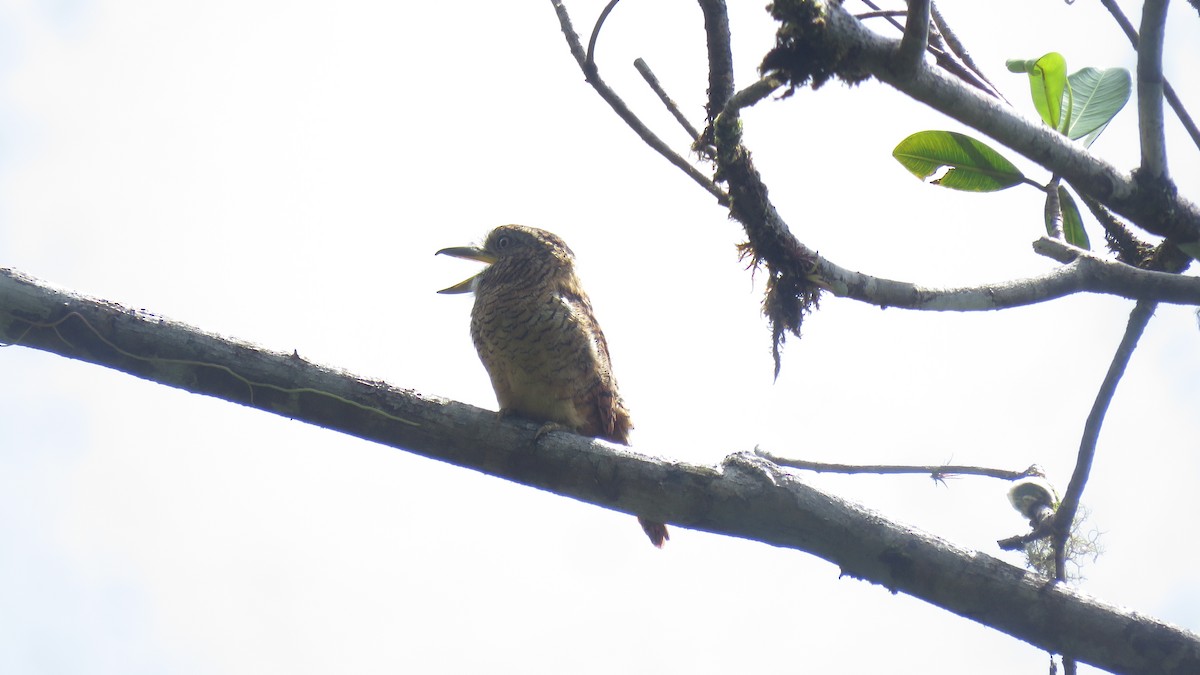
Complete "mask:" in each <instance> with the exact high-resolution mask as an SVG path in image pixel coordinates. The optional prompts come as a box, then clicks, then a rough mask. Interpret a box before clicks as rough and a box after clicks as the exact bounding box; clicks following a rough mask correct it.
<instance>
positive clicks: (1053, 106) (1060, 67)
mask: <svg viewBox="0 0 1200 675" xmlns="http://www.w3.org/2000/svg"><path fill="white" fill-rule="evenodd" d="M1014 65H1018V66H1022V67H1023V68H1024V71H1025V72H1026V73H1028V74H1029V93H1030V94H1031V95H1032V96H1033V107H1034V108H1037V111H1038V114H1039V115H1041V116H1042V121H1043V122H1045V123H1046V124H1048V125H1050V126H1051V127H1053V128H1055V129H1060V128H1062V126H1061V125H1062V124H1063V119H1064V116H1063V110H1062V107H1063V97H1064V96H1067V97H1068V106H1069V105H1070V104H1069V100H1070V99H1069V94H1067V91H1068V89H1067V60H1066V59H1065V58H1063V55H1062V54H1059V53H1058V52H1050V53H1049V54H1046V55H1045V56H1043V57H1042V58H1040V59H1038V60H1036V61H1009V62H1008V67H1009V70H1012V69H1013V67H1014ZM1018 72H1020V71H1018Z"/></svg>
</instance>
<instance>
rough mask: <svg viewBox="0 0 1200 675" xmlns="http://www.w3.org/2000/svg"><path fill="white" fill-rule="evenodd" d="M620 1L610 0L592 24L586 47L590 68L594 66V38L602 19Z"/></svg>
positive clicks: (598, 34) (597, 36) (595, 38)
mask: <svg viewBox="0 0 1200 675" xmlns="http://www.w3.org/2000/svg"><path fill="white" fill-rule="evenodd" d="M620 1H621V0H610V2H609V3H608V4H607V5H605V6H604V9H603V10H601V11H600V16H599V17H597V18H596V25H595V26H592V37H591V38H589V39H588V48H587V63H588V65H590V66H591V67H592V68H595V67H596V40H597V39H598V38H599V37H600V27H601V26H603V25H604V20H605V19H607V18H608V15H609V13H610V12H612V11H613V7H616V6H617V3H618V2H620Z"/></svg>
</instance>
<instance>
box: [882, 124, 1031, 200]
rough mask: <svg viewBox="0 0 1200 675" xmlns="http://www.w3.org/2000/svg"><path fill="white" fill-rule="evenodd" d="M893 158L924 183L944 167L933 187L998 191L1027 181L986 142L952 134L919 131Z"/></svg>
mask: <svg viewBox="0 0 1200 675" xmlns="http://www.w3.org/2000/svg"><path fill="white" fill-rule="evenodd" d="M892 157H895V158H896V161H898V162H900V163H901V164H902V165H904V168H906V169H908V170H909V171H910V172H911V173H912V174H913V175H914V176H916V177H917V178H920V179H921V180H925V179H927V178H929V177H930V176H932V175H934V174H935V173H937V172H938V171H939V170H940V169H942V168H944V167H945V168H948V169H949V170H948V171H946V173H945V175H943V176H942V177H941V178H937V179H935V180H933V181H931V182H932V183H933V184H934V185H941V186H942V187H947V188H951V189H954V190H963V191H965V192H996V191H997V190H1004V189H1006V188H1010V187H1012V186H1014V185H1016V184H1017V183H1020V182H1022V181H1024V180H1025V175H1024V174H1022V173H1021V172H1020V171H1019V170H1018V169H1017V167H1015V166H1013V164H1012V162H1010V161H1008V160H1007V159H1005V158H1004V157H1003V156H1001V155H1000V153H998V152H996V151H995V150H993V149H991V148H990V147H988V146H987V145H985V144H984V143H982V142H980V141H977V140H975V139H974V138H971V137H970V136H966V135H964V134H959V133H955V132H953V131H918V132H917V133H915V134H913V135H911V136H909V137H908V138H906V139H904V140H903V141H900V144H899V145H897V146H896V149H895V150H892Z"/></svg>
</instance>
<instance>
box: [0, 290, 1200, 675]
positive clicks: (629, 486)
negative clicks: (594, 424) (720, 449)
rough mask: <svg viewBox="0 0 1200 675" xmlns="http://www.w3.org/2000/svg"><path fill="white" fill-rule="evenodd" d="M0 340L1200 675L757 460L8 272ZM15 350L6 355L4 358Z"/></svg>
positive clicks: (1155, 639) (1191, 655)
mask: <svg viewBox="0 0 1200 675" xmlns="http://www.w3.org/2000/svg"><path fill="white" fill-rule="evenodd" d="M0 341H3V342H5V343H8V344H10V345H21V346H24V347H31V348H36V349H41V350H45V351H48V352H52V353H56V354H60V355H63V356H66V357H69V358H73V359H78V360H81V361H86V362H89V363H95V364H97V365H102V366H105V367H109V368H114V369H116V370H120V371H122V372H126V373H129V374H131V375H135V376H137V377H141V378H144V379H148V380H151V381H154V382H158V383H161V384H165V385H168V386H172V387H177V388H180V389H184V390H187V391H191V392H195V393H199V394H205V395H209V396H215V397H218V398H222V399H224V400H227V401H231V402H234V403H240V404H242V405H247V406H250V407H254V408H258V409H260V410H264V411H267V412H272V413H275V414H278V415H283V416H286V417H289V418H293V419H297V420H301V421H304V422H308V423H310V424H314V425H318V426H322V427H326V428H329V429H334V430H338V431H342V432H344V433H347V434H351V435H354V436H357V437H359V438H363V439H366V440H370V441H374V442H378V443H383V444H385V445H389V446H392V447H396V448H400V449H403V450H406V451H409V452H413V453H416V454H419V455H422V456H425V457H430V458H433V459H437V460H440V461H444V462H449V463H451V464H454V465H457V466H461V467H466V468H470V469H474V470H476V471H481V472H483V473H487V474H490V475H494V476H497V477H500V478H505V479H507V480H511V481H514V482H517V483H521V484H524V485H529V486H532V487H536V488H540V489H543V490H548V491H550V492H554V493H556V494H560V495H563V496H567V497H572V498H574V499H578V500H581V501H584V502H588V503H591V504H596V505H598V506H602V507H605V508H610V509H614V510H618V511H623V512H627V513H640V514H642V515H645V516H648V517H652V518H655V519H658V520H662V521H664V522H669V523H672V524H676V525H680V526H683V527H686V528H691V529H697V530H704V531H707V532H714V533H718V534H725V535H729V536H735V537H742V538H746V539H753V540H757V541H761V542H764V543H767V544H771V545H773V546H783V547H788V548H795V549H799V550H802V551H807V552H809V553H812V554H813V555H816V556H819V557H821V558H823V559H825V560H828V561H829V562H832V563H833V564H835V565H837V566H838V567H839V568H840V570H841V573H842V574H844V575H849V576H853V577H857V578H861V579H865V580H868V581H871V582H873V583H876V584H880V585H882V586H884V587H885V588H887V589H888V590H890V591H893V592H902V593H906V594H909V595H912V596H914V597H918V598H921V599H923V600H925V601H927V602H930V603H932V604H934V605H937V606H939V607H942V608H945V609H946V610H948V611H951V612H954V613H956V614H958V615H960V616H963V617H967V618H970V619H972V620H974V621H977V622H979V623H982V624H985V625H988V626H991V627H993V628H996V629H997V630H1001V631H1004V632H1005V633H1008V634H1010V635H1012V636H1014V637H1017V638H1019V639H1022V640H1025V641H1028V642H1030V643H1032V644H1034V645H1037V646H1038V647H1040V648H1042V649H1046V650H1049V651H1054V652H1057V653H1068V654H1073V655H1075V656H1077V657H1078V658H1079V659H1080V660H1082V661H1085V662H1088V663H1091V664H1093V665H1096V666H1098V667H1100V668H1105V669H1107V670H1111V671H1113V672H1122V673H1145V672H1156V673H1194V672H1200V636H1197V635H1195V634H1193V633H1190V632H1188V631H1185V630H1183V629H1180V628H1177V627H1174V626H1170V625H1168V624H1165V623H1162V622H1160V621H1157V620H1155V619H1153V618H1150V617H1147V616H1143V615H1140V614H1136V613H1133V612H1128V611H1124V610H1121V609H1119V608H1117V607H1113V606H1110V605H1105V604H1103V603H1100V602H1097V601H1095V600H1094V599H1091V598H1089V597H1087V596H1085V595H1082V594H1080V593H1077V592H1076V591H1074V590H1072V589H1070V588H1067V587H1064V586H1062V585H1058V586H1053V587H1047V586H1046V579H1044V578H1042V577H1040V576H1038V575H1036V574H1034V573H1032V572H1028V571H1026V570H1023V569H1020V568H1017V567H1013V566H1011V565H1008V564H1006V563H1004V562H1002V561H1000V560H997V559H995V558H992V557H990V556H987V555H984V554H982V553H979V552H975V551H968V550H964V549H961V548H958V547H956V546H954V545H952V544H950V543H949V542H946V541H943V540H941V539H938V538H937V537H934V536H931V535H928V534H925V533H923V532H919V531H916V530H913V529H912V528H909V527H905V526H902V525H899V524H897V523H893V522H891V521H888V520H887V519H885V518H883V517H882V516H881V515H880V514H878V513H875V512H872V511H869V510H867V509H864V508H863V507H861V506H858V505H856V504H854V503H851V502H848V501H845V500H843V499H840V498H838V497H835V496H833V495H830V494H826V493H823V492H821V491H819V490H816V489H814V488H812V487H809V486H808V485H805V484H804V483H803V482H802V481H800V480H799V479H798V478H796V477H795V476H794V475H792V474H790V473H787V472H785V471H784V470H783V469H781V468H780V467H778V466H776V465H774V464H771V463H769V462H766V461H764V460H762V459H760V458H756V457H754V456H753V455H752V454H750V453H740V454H735V455H732V456H730V457H729V458H728V459H727V460H726V461H725V462H723V463H722V464H721V465H720V466H715V467H713V466H697V465H690V464H684V463H678V462H668V461H665V460H662V459H656V458H653V457H649V456H646V455H642V454H638V453H636V452H634V451H632V450H630V449H628V448H625V447H623V446H616V445H612V444H609V443H605V442H602V441H597V440H591V439H586V438H583V437H581V436H576V435H574V434H570V433H564V432H552V433H548V434H542V435H540V436H539V433H538V429H539V427H538V425H536V424H532V423H526V422H522V421H518V420H512V419H507V420H506V419H501V418H499V416H497V415H496V414H494V413H491V412H488V411H485V410H481V409H479V408H474V407H472V406H468V405H465V404H462V403H456V402H453V401H446V400H442V399H438V398H433V397H428V396H423V395H421V394H418V393H416V392H412V391H406V390H402V389H397V388H395V387H392V386H390V385H387V384H385V383H382V382H371V381H366V380H363V379H361V378H357V377H355V376H353V375H351V374H349V373H345V372H341V371H337V370H333V369H330V368H326V367H322V366H318V365H315V364H312V363H309V362H307V361H304V360H303V359H302V358H300V357H299V356H298V355H296V354H292V355H288V354H281V353H276V352H268V351H264V350H262V349H259V348H257V347H255V346H253V345H249V344H245V343H240V342H236V341H232V340H228V339H225V338H222V337H219V336H216V335H212V334H209V333H204V332H202V331H199V330H197V329H195V328H192V327H190V326H186V325H183V324H180V323H176V322H173V321H169V320H167V319H164V318H161V317H157V316H153V315H150V314H146V313H145V312H136V311H132V310H128V309H125V308H123V307H121V306H119V305H115V304H113V303H109V302H103V301H99V300H93V299H89V298H85V297H81V296H78V295H74V294H70V293H65V292H62V291H58V290H55V289H52V288H49V287H47V286H45V285H43V284H40V283H38V282H35V281H34V280H32V279H29V278H28V277H24V276H22V275H20V274H18V273H15V272H13V271H11V270H0ZM10 348H11V347H10Z"/></svg>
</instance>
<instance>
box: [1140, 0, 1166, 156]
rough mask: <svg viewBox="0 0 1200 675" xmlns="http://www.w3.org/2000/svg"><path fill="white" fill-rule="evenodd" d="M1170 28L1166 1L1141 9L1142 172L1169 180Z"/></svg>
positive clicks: (1150, 0)
mask: <svg viewBox="0 0 1200 675" xmlns="http://www.w3.org/2000/svg"><path fill="white" fill-rule="evenodd" d="M1166 27H1167V0H1146V2H1145V3H1144V4H1143V5H1142V29H1141V38H1140V39H1139V40H1138V47H1137V53H1138V59H1137V96H1138V130H1139V132H1140V136H1141V146H1142V165H1141V171H1143V172H1145V173H1146V174H1147V175H1148V176H1151V177H1153V178H1157V179H1166V178H1167V176H1168V171H1167V141H1166V129H1165V127H1164V126H1163V70H1162V53H1163V38H1164V33H1165V32H1166Z"/></svg>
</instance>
